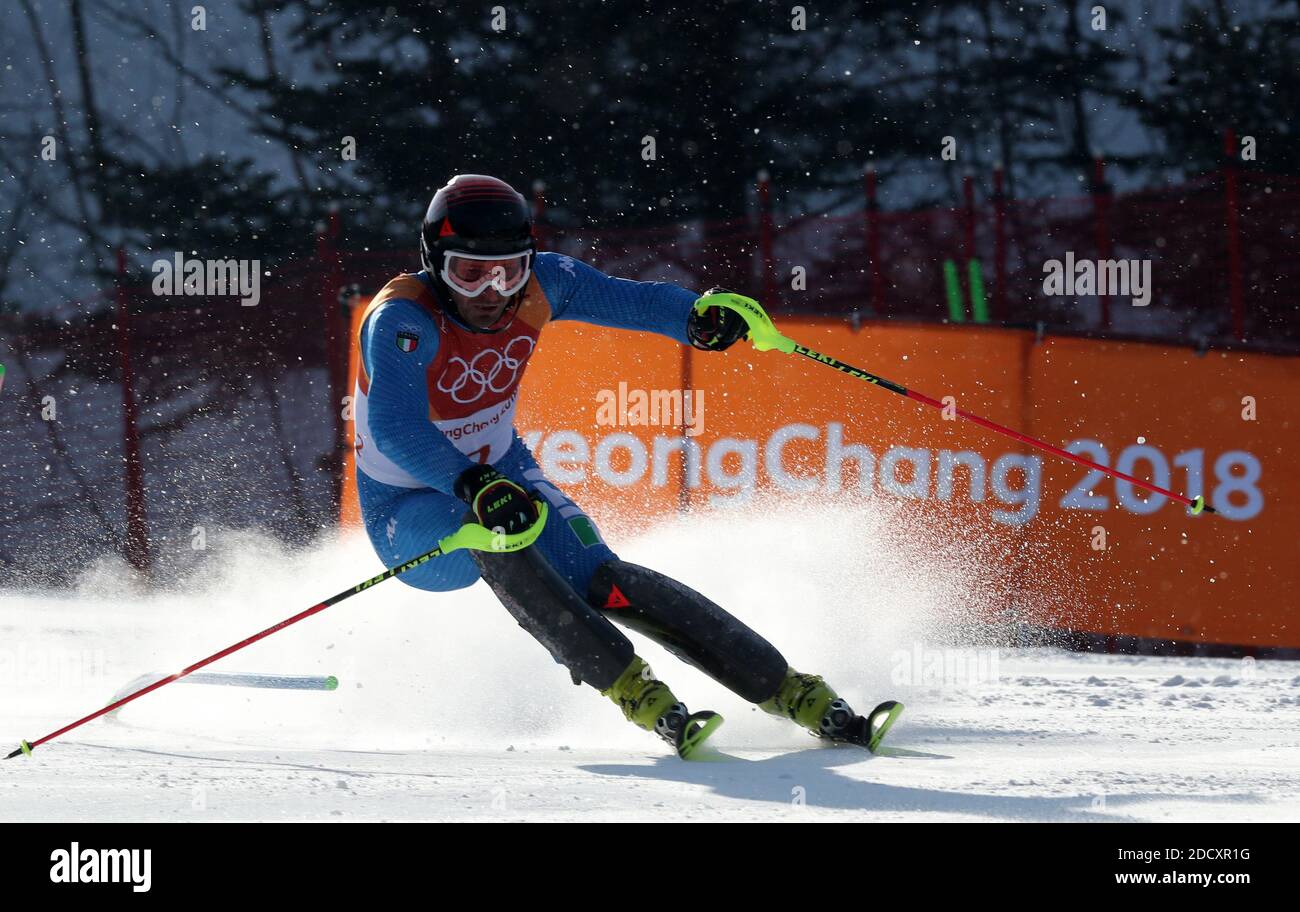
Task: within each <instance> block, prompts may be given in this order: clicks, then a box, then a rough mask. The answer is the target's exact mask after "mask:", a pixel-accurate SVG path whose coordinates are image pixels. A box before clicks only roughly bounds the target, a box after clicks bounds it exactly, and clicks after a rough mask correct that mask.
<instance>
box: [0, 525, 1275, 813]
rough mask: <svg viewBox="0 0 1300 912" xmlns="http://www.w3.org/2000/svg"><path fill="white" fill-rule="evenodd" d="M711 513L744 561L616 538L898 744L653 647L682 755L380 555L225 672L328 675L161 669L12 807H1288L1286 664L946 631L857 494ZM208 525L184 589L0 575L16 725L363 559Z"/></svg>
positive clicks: (480, 594) (961, 594) (39, 767)
mask: <svg viewBox="0 0 1300 912" xmlns="http://www.w3.org/2000/svg"><path fill="white" fill-rule="evenodd" d="M727 522H728V528H729V530H731V531H734V532H737V533H738V534H740V535H741V536H743V538H744V540H746V541H748V542H750V543H751V545H753V546H755V547H756V548H757V549H758V551H757V552H756V553H762V554H763V555H764V558H763V560H762V561H755V562H753V563H751V564H750V565H748V566H746V567H745V570H746V573H745V574H743V575H741V574H734V573H733V575H732V576H730V577H727V578H722V577H720V575H719V573H720V572H719V570H718V569H717V568H718V566H719V564H720V561H719V560H718V558H717V556H716V548H717V542H718V540H719V537H718V527H717V525H716V520H694V521H691V522H688V523H684V524H681V525H675V526H671V527H666V528H661V529H659V530H657V531H654V532H651V533H649V534H647V535H644V536H642V537H639V538H637V539H635V540H632V541H629V542H627V543H626V546H625V547H623V548H622V550H621V553H622V555H623V556H624V557H626V558H627V559H630V560H637V561H640V562H642V563H646V564H650V565H653V566H657V567H659V568H660V569H663V570H665V571H666V572H670V573H673V574H675V575H677V576H679V577H680V578H682V579H683V580H684V581H686V582H688V583H690V584H692V585H695V586H696V587H698V588H700V589H701V590H702V591H704V592H706V593H708V594H709V595H711V596H712V597H714V598H715V599H717V600H718V601H720V602H721V603H722V604H724V605H727V606H728V607H729V608H731V609H732V610H734V611H735V612H736V613H737V614H739V615H741V616H742V617H744V618H745V619H746V620H747V621H748V622H750V623H751V624H753V625H754V626H755V627H756V628H757V629H759V630H760V631H762V632H763V633H765V634H766V635H768V636H769V637H770V638H772V639H773V640H774V641H775V642H776V643H777V644H778V645H779V646H780V648H781V649H782V650H783V651H784V652H785V654H786V655H787V657H788V658H790V660H791V661H792V663H793V664H794V665H795V666H796V667H798V668H800V669H801V670H809V671H817V672H819V673H822V674H824V675H825V676H826V677H827V678H828V679H829V680H830V681H831V682H832V683H833V684H834V685H835V686H837V687H838V688H839V690H840V691H841V693H842V694H843V695H845V696H846V697H847V698H849V699H850V700H851V701H853V702H854V703H855V705H857V706H858V707H859V708H865V707H866V706H867V705H868V704H870V703H871V702H872V701H874V700H876V699H881V698H884V697H887V696H892V697H896V698H898V699H901V700H902V701H904V702H905V703H906V704H907V706H908V710H907V712H906V713H905V714H904V716H903V718H902V720H901V721H900V722H899V724H898V726H897V727H896V728H895V731H894V734H893V736H891V741H892V743H893V744H894V745H895V746H896V747H898V748H906V749H908V750H909V751H911V752H913V754H914V755H912V756H906V757H874V758H873V757H870V756H869V755H867V754H865V753H863V752H861V751H859V750H857V749H853V748H825V747H821V746H819V745H818V744H817V743H816V742H815V741H813V740H812V739H811V738H809V737H807V736H805V735H803V734H801V733H800V732H799V731H797V730H796V729H794V727H793V726H792V725H790V724H789V723H785V722H783V721H781V720H775V719H771V718H768V717H766V716H764V715H763V714H762V713H759V712H757V711H755V710H753V709H752V708H751V707H750V706H748V705H747V704H745V703H743V702H742V701H740V700H739V699H738V698H736V697H734V696H732V695H730V694H728V693H727V692H726V691H725V690H723V689H721V688H720V687H718V686H717V685H716V684H714V683H713V682H711V681H709V680H708V679H707V678H705V677H703V676H702V675H700V674H699V673H697V672H695V671H694V670H692V669H689V668H686V667H684V666H682V665H681V664H680V663H678V662H676V661H675V660H673V659H672V658H670V657H668V656H666V655H665V654H664V653H663V652H661V651H659V650H657V649H656V648H654V647H653V646H650V645H645V648H644V649H642V650H641V651H642V654H643V655H645V656H646V657H647V658H649V659H650V660H651V662H652V663H653V664H654V666H655V668H656V670H657V671H658V672H659V674H660V676H661V677H663V678H664V679H666V680H667V681H668V682H669V683H670V684H671V685H672V686H673V687H674V689H675V690H676V692H677V693H678V695H679V696H681V697H682V698H683V699H685V700H687V701H688V702H689V703H690V705H691V706H692V707H693V708H705V707H710V708H715V709H718V710H719V711H721V712H722V713H723V714H724V715H726V716H727V720H728V721H727V724H726V725H725V726H724V727H723V728H722V729H721V730H720V732H719V733H718V735H717V736H716V739H715V741H716V744H717V746H718V748H719V753H718V754H717V755H716V756H715V757H714V758H713V762H703V763H689V764H688V763H683V762H681V761H679V760H677V759H675V758H671V757H669V756H666V754H665V749H664V748H662V747H661V746H660V744H659V743H658V741H656V740H655V739H654V738H653V737H652V736H650V735H648V734H645V733H643V732H640V731H638V730H636V729H634V728H632V727H631V726H630V725H629V724H628V723H626V722H625V721H623V719H622V717H621V716H620V715H619V713H618V712H617V711H616V710H615V709H614V708H613V707H612V706H611V705H610V704H609V703H608V702H607V701H606V700H604V698H602V697H600V696H599V695H598V694H596V693H595V692H594V691H592V690H591V689H590V688H577V687H574V686H573V685H571V684H570V683H569V682H568V680H567V676H566V675H565V674H564V673H563V671H562V670H561V669H560V668H558V667H557V666H556V665H555V664H554V663H553V662H552V661H551V659H550V658H549V656H547V655H546V653H545V652H544V650H542V648H541V647H540V646H538V645H536V644H535V643H534V642H533V641H531V640H530V639H529V638H528V637H527V635H526V634H524V633H523V631H521V630H520V629H519V628H518V627H517V626H515V624H514V623H513V621H511V620H510V618H509V617H508V616H507V615H506V613H505V611H504V610H503V609H501V608H500V607H499V606H498V605H496V604H495V601H494V599H493V597H492V595H491V593H490V592H488V591H487V590H486V588H484V587H482V586H481V585H480V586H476V587H474V588H473V589H471V590H467V591H465V592H462V593H456V594H451V595H443V596H435V595H429V594H424V593H419V592H417V591H415V590H412V589H410V588H408V587H406V586H403V585H401V584H400V583H397V582H387V583H385V584H383V586H381V587H379V588H378V589H375V590H372V591H370V592H367V593H364V594H362V595H359V596H357V597H355V598H353V599H351V600H349V601H347V602H345V603H343V604H341V605H338V606H336V607H334V608H331V609H329V610H328V611H326V612H324V613H323V614H321V615H319V616H317V617H314V618H312V619H309V620H307V621H305V622H303V623H301V624H299V625H297V626H295V627H292V628H290V629H288V630H286V631H283V632H281V633H278V634H276V635H275V636H273V637H271V638H269V639H268V640H266V641H263V642H261V643H259V644H257V645H255V646H253V647H251V648H249V649H247V650H245V651H244V652H241V653H239V654H237V655H236V656H233V657H231V658H229V659H226V660H223V661H222V662H220V663H218V664H217V665H215V666H213V669H212V670H226V671H237V670H244V671H263V672H279V673H285V674H327V673H333V674H336V675H338V677H339V678H340V679H341V681H342V686H341V687H340V689H339V690H338V691H336V692H334V693H310V692H309V693H300V692H273V691H262V690H243V689H235V688H215V687H203V686H197V685H181V684H174V685H171V686H169V687H166V688H163V689H162V690H161V691H159V692H157V693H154V694H150V695H149V696H147V697H145V698H143V699H142V700H140V701H138V702H137V703H135V704H133V705H132V706H131V707H129V708H127V709H126V710H125V711H124V712H123V713H122V716H121V722H120V723H112V722H103V721H97V722H94V723H91V724H89V725H87V726H85V727H83V728H81V729H78V730H77V731H75V732H72V733H70V734H68V735H65V736H64V737H63V738H61V739H58V740H56V741H54V742H52V743H51V744H49V745H47V746H44V747H42V748H39V749H38V751H37V752H36V755H35V756H34V757H32V758H18V759H16V760H12V761H9V762H8V763H6V764H4V765H3V766H0V819H5V820H423V819H440V820H443V819H453V820H461V819H465V820H542V819H546V820H553V819H558V820H611V819H617V820H790V819H818V820H823V819H824V820H832V819H839V820H1081V821H1082V820H1107V819H1121V820H1282V819H1285V820H1296V819H1300V797H1298V796H1300V727H1298V726H1296V724H1295V721H1296V719H1297V718H1300V665H1296V664H1294V663H1282V662H1264V661H1261V662H1254V661H1250V660H1246V661H1231V660H1211V659H1172V658H1148V657H1141V658H1134V657H1115V656H1090V655H1081V654H1073V653H1065V652H1061V651H1058V650H1054V649H1047V648H1038V649H1006V648H1003V649H991V648H979V649H976V648H967V649H962V650H948V651H937V650H938V649H939V646H938V645H936V644H942V643H943V642H945V641H946V638H947V636H949V635H951V632H952V630H953V629H954V628H955V627H956V626H958V625H960V623H961V622H962V621H969V620H971V619H972V618H971V617H968V616H964V615H973V614H974V613H976V612H978V610H979V608H980V605H979V604H978V599H977V598H975V597H973V596H971V595H969V594H968V593H969V592H970V591H971V590H970V589H969V588H968V587H966V586H965V585H964V581H963V580H962V579H961V577H960V574H959V573H956V572H955V571H954V569H953V568H952V567H951V566H941V565H939V564H938V563H936V562H934V561H929V562H927V560H926V559H925V558H924V556H923V554H922V552H921V551H920V550H918V552H917V553H913V554H910V555H909V554H907V553H906V549H905V548H904V549H902V552H901V553H899V554H897V555H895V556H893V557H889V556H886V555H885V554H884V552H883V551H877V552H871V553H870V554H867V553H866V552H863V551H862V549H861V548H856V550H854V548H855V546H854V545H853V538H852V536H851V535H849V534H848V531H847V530H848V529H849V528H850V526H853V528H854V529H857V528H858V527H860V525H861V523H862V517H861V516H857V517H851V516H848V515H842V516H838V517H833V518H832V520H831V521H830V522H828V523H826V524H823V525H821V526H819V527H818V528H819V529H820V531H814V530H813V529H812V528H811V527H809V528H801V530H800V532H801V534H800V535H799V536H798V540H797V542H795V543H794V544H793V545H791V546H790V547H786V548H780V547H777V543H778V542H781V541H787V542H788V541H789V527H788V524H786V523H782V522H779V521H774V520H765V519H744V520H739V519H734V518H733V519H728V521H727ZM867 531H868V532H870V531H871V530H867ZM209 543H210V546H211V547H212V548H214V549H215V550H216V551H217V552H218V555H217V556H218V559H217V560H214V561H213V564H212V566H213V569H211V570H210V571H209V572H208V573H207V574H206V575H205V576H202V577H197V578H195V579H193V580H191V583H190V587H189V588H188V589H186V590H185V591H177V592H171V593H139V592H135V591H133V589H132V585H131V583H130V581H129V579H128V577H127V576H126V575H125V574H123V573H122V572H121V571H120V570H119V568H117V567H116V566H114V565H110V564H105V565H103V566H101V567H100V568H98V569H97V570H96V571H95V572H92V573H90V574H88V575H87V576H86V578H85V579H84V580H83V583H82V586H81V589H80V590H79V591H78V592H77V593H75V594H73V595H68V594H61V595H59V596H57V597H56V596H52V595H48V594H47V595H35V594H32V595H8V596H6V597H4V598H2V599H0V644H2V645H0V694H3V703H2V704H0V739H3V743H4V744H5V745H10V744H13V745H16V743H17V741H18V739H19V738H20V737H26V738H29V739H30V738H35V737H39V736H40V735H43V734H45V733H46V732H48V731H50V730H52V729H54V728H56V727H58V726H60V725H62V724H64V723H66V722H68V721H71V720H72V719H74V718H76V717H79V716H81V715H83V714H85V713H86V712H89V711H90V710H91V709H92V708H94V707H95V706H99V705H103V703H104V702H105V701H106V700H107V699H108V697H109V696H110V695H111V694H112V693H113V692H114V691H115V690H116V689H117V688H118V687H120V686H121V685H122V684H124V683H125V682H126V681H128V680H129V679H130V678H132V677H134V676H135V675H136V674H139V673H141V672H146V671H161V670H168V669H171V668H176V667H181V666H183V665H184V664H186V663H187V662H189V661H192V660H194V659H196V658H198V657H200V656H202V655H206V654H208V653H210V652H213V651H215V650H216V649H218V648H220V647H222V646H225V645H227V644H228V643H230V642H234V641H235V640H238V639H241V638H243V637H244V636H247V635H248V634H249V633H252V632H254V631H255V630H258V629H261V628H262V627H265V626H268V625H269V624H271V623H274V622H276V621H278V620H280V619H282V618H284V617H287V616H288V615H290V614H293V613H295V612H297V611H299V610H301V609H302V608H305V607H308V606H309V605H310V604H312V603H313V602H314V601H316V600H319V599H320V598H322V597H324V596H327V595H331V594H333V593H334V592H336V591H339V590H341V589H344V588H346V587H348V586H350V585H352V584H354V583H355V582H356V581H357V580H359V579H361V578H364V577H365V576H366V575H367V574H368V573H370V572H372V571H373V568H374V567H375V566H376V564H375V562H374V558H373V556H372V555H371V554H370V552H369V548H368V546H367V544H366V543H365V542H364V541H362V540H360V539H358V538H355V537H349V538H345V539H343V540H340V541H338V542H336V543H334V544H332V545H330V546H328V547H325V548H322V549H320V550H318V551H316V552H313V553H310V554H296V555H286V554H284V553H281V552H278V551H276V549H275V546H274V545H273V544H271V543H268V542H266V541H263V540H260V539H255V538H249V537H246V536H241V535H236V534H231V535H225V536H222V535H216V536H210V537H209ZM769 546H770V547H769ZM917 547H918V549H919V547H920V546H919V545H918V546H917ZM850 556H852V558H853V559H850ZM847 593H853V597H851V598H850V597H848V595H847ZM638 645H639V646H640V645H643V644H641V643H639V644H638ZM8 749H9V748H8V747H7V746H6V752H7V750H8Z"/></svg>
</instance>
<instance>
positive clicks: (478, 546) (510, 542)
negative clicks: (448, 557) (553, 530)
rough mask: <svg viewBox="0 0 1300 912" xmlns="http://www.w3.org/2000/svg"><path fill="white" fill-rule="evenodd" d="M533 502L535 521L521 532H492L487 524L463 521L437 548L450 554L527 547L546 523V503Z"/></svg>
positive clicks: (512, 549)
mask: <svg viewBox="0 0 1300 912" xmlns="http://www.w3.org/2000/svg"><path fill="white" fill-rule="evenodd" d="M533 503H535V504H536V505H537V522H535V523H533V524H532V525H531V526H529V527H528V528H527V529H525V530H524V531H522V532H516V533H515V534H514V535H506V534H505V533H504V532H493V531H492V530H491V529H489V528H488V527H487V526H482V525H479V524H478V523H465V525H463V526H461V527H460V528H459V529H457V530H456V531H455V532H453V533H452V534H451V535H448V536H447V537H446V538H444V539H442V540H441V541H439V542H438V548H439V549H440V550H441V551H442V553H443V554H450V553H451V552H452V551H460V550H469V551H495V552H497V553H501V552H505V551H519V550H522V549H523V548H527V547H528V546H529V545H531V544H532V543H533V542H535V541H537V537H538V536H539V535H541V534H542V527H543V526H545V525H546V515H547V510H546V503H545V502H544V501H541V500H535V501H533Z"/></svg>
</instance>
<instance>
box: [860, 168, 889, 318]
mask: <svg viewBox="0 0 1300 912" xmlns="http://www.w3.org/2000/svg"><path fill="white" fill-rule="evenodd" d="M862 182H863V189H864V190H865V191H866V194H867V268H868V269H870V270H871V286H870V287H871V298H870V301H871V312H872V313H873V314H875V315H877V316H879V315H880V314H881V313H883V312H884V308H885V278H884V274H883V273H882V272H881V271H880V203H879V201H878V200H877V198H876V188H877V184H876V166H875V165H867V170H866V173H865V174H864V175H863V176H862Z"/></svg>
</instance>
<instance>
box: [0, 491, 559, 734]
mask: <svg viewBox="0 0 1300 912" xmlns="http://www.w3.org/2000/svg"><path fill="white" fill-rule="evenodd" d="M536 503H537V512H538V516H537V521H536V522H534V523H533V525H532V526H531V527H529V528H528V529H525V530H524V531H523V532H519V533H517V534H515V535H501V534H497V533H494V532H492V531H490V530H488V529H485V528H484V527H483V526H480V525H476V524H474V523H466V524H465V525H463V526H461V527H460V529H459V530H458V531H457V532H455V533H453V534H452V535H449V536H447V537H446V538H444V539H443V540H442V541H440V542H438V547H436V548H434V549H433V550H431V551H426V552H425V553H423V554H421V555H419V556H418V557H414V558H412V559H411V560H409V561H407V562H406V563H404V564H399V565H398V566H396V567H390V568H389V569H387V570H385V571H384V572H383V573H381V574H379V575H378V576H374V577H371V578H370V579H368V580H365V581H364V582H360V583H357V585H355V586H353V587H352V588H351V589H345V590H343V591H342V592H340V593H339V594H338V595H335V596H331V597H330V598H327V599H326V600H325V601H323V602H321V603H320V604H318V605H313V606H312V607H310V608H308V609H307V610H306V611H300V612H298V613H297V614H295V615H294V616H293V617H290V618H285V619H284V620H283V621H281V622H280V623H278V624H275V625H274V626H271V627H267V628H266V629H265V630H263V631H261V632H259V633H255V634H253V635H252V636H250V637H248V638H247V639H244V640H240V641H239V642H238V643H235V644H233V645H230V646H227V647H226V648H225V649H223V650H221V651H220V652H214V653H213V654H212V655H210V656H208V657H207V658H206V659H200V660H199V661H197V662H195V663H194V664H193V665H190V666H189V667H188V668H184V669H182V670H181V671H178V672H176V673H175V674H173V675H168V676H167V677H165V678H163V679H162V680H161V681H155V682H154V683H152V684H150V685H149V686H148V687H143V688H141V689H140V690H137V691H136V692H135V693H133V694H128V695H127V696H125V697H123V698H122V699H120V700H116V701H114V702H112V703H110V704H108V705H107V706H105V707H104V708H103V709H98V710H96V711H95V712H93V713H91V714H90V715H88V716H83V717H81V718H80V719H78V720H77V721H75V722H69V723H68V724H67V725H65V726H63V727H62V728H60V729H59V730H58V731H52V732H50V733H49V734H48V735H46V736H45V737H43V738H38V739H37V740H35V741H30V742H29V741H22V742H19V745H18V748H17V749H16V750H14V751H13V752H12V753H10V754H9V755H7V756H6V757H5V759H6V760H12V759H13V758H14V757H17V756H18V755H19V754H31V752H32V751H33V750H34V749H35V748H37V747H40V746H41V745H42V744H44V743H45V742H47V741H52V740H54V739H55V738H57V737H59V736H60V735H63V734H66V733H67V732H70V731H72V730H73V729H74V728H77V727H79V726H82V725H85V724H86V723H87V722H90V721H93V720H94V719H98V718H99V717H100V716H103V715H105V714H107V713H110V712H112V711H113V710H115V709H118V708H120V707H122V706H125V705H126V704H128V703H130V702H131V701H132V700H138V699H139V698H140V697H143V696H144V695H145V694H147V693H151V692H153V691H155V690H157V689H158V688H159V687H166V686H167V685H168V684H170V683H172V682H173V681H179V680H180V679H181V678H183V677H185V676H186V675H188V674H192V673H193V672H196V671H198V670H199V669H200V668H203V667H204V666H207V665H211V664H212V663H213V662H215V661H217V660H218V659H222V658H225V657H226V656H228V655H230V654H231V653H232V652H238V651H239V650H241V649H243V648H244V647H245V646H251V645H252V644H253V643H256V642H257V641H258V640H261V639H265V638H266V637H269V636H270V635H271V634H273V633H276V632H278V631H281V630H283V629H284V628H286V627H288V626H290V625H292V624H296V623H298V622H299V621H301V620H305V619H306V618H309V617H311V616H312V615H313V614H319V613H320V612H322V611H324V610H325V609H326V608H328V607H330V606H331V605H337V604H338V603H339V602H341V601H343V600H344V599H348V598H351V597H352V596H354V595H356V594H357V593H358V592H364V591H365V590H367V589H369V588H370V587H371V586H375V585H378V584H379V583H382V582H383V581H384V580H386V579H390V578H392V577H394V576H400V575H401V574H403V573H405V572H406V571H407V570H413V569H414V568H416V567H418V566H420V565H421V564H423V563H425V562H426V561H429V560H432V559H433V558H435V557H441V556H442V555H444V554H448V553H450V552H452V551H456V550H459V549H461V548H471V549H474V550H477V551H517V550H519V549H520V548H526V547H528V546H529V545H530V544H532V543H533V542H534V541H535V540H536V539H537V536H538V535H540V534H541V532H542V527H543V526H545V524H546V515H547V507H546V504H545V503H543V502H542V501H537V502H536Z"/></svg>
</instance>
